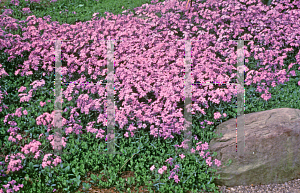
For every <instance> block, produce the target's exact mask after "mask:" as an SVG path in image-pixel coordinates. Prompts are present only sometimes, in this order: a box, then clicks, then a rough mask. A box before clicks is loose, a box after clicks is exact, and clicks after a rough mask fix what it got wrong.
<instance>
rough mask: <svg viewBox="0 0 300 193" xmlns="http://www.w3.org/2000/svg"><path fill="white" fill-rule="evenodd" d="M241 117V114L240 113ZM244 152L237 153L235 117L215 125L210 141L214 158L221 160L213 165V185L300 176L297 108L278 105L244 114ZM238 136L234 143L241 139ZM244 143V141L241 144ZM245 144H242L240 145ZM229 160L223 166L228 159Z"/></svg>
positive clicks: (299, 112)
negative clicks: (218, 177) (215, 136)
mask: <svg viewBox="0 0 300 193" xmlns="http://www.w3.org/2000/svg"><path fill="white" fill-rule="evenodd" d="M242 116H243V115H242ZM244 120H245V127H244V130H245V148H243V149H244V153H243V154H241V153H239V154H238V153H237V152H236V118H232V119H230V120H227V121H226V122H223V123H221V124H220V125H218V126H217V127H216V130H215V133H216V134H218V136H220V133H222V134H223V136H222V137H221V138H220V137H218V138H214V139H212V140H211V142H210V143H209V150H210V152H217V156H215V157H213V159H218V160H221V164H222V165H221V166H220V167H217V166H214V165H213V166H212V168H216V169H217V172H216V173H215V174H216V175H217V176H218V175H219V174H220V179H217V178H216V179H215V181H214V182H215V184H216V185H221V186H230V187H232V186H239V185H244V186H249V185H251V184H253V185H266V184H271V183H274V184H280V183H285V182H287V181H290V180H294V179H297V178H300V150H299V149H300V136H299V134H300V110H299V109H292V108H279V109H272V110H267V111H261V112H255V113H250V114H245V117H244ZM243 140H244V136H238V138H237V142H238V143H239V142H243ZM242 144H243V143H242ZM243 147H244V145H243ZM229 159H231V160H232V163H231V164H229V165H226V164H227V163H228V161H229Z"/></svg>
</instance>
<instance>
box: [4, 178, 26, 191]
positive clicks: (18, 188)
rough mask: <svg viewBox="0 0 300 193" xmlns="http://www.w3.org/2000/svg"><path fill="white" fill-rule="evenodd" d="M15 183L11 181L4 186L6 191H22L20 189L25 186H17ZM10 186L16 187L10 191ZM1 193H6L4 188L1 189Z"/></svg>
mask: <svg viewBox="0 0 300 193" xmlns="http://www.w3.org/2000/svg"><path fill="white" fill-rule="evenodd" d="M15 183H16V181H15V180H12V181H9V182H8V184H6V185H3V187H4V188H5V189H6V192H7V193H12V192H13V191H15V192H17V191H19V190H20V188H23V184H19V185H15ZM10 185H12V186H14V187H13V188H12V189H9V186H10ZM0 193H4V191H3V189H2V188H1V189H0Z"/></svg>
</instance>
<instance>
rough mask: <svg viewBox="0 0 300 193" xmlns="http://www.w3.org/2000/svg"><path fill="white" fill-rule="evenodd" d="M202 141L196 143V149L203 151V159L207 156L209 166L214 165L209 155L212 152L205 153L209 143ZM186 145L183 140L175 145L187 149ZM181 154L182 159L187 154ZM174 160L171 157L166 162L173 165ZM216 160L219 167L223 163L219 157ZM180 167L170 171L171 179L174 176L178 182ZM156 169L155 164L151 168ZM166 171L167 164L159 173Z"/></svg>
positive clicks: (193, 151) (201, 154)
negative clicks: (177, 173)
mask: <svg viewBox="0 0 300 193" xmlns="http://www.w3.org/2000/svg"><path fill="white" fill-rule="evenodd" d="M200 143H202V142H198V143H197V144H196V145H197V147H196V150H197V151H199V152H200V151H201V152H200V153H199V155H200V156H201V157H202V158H203V159H205V158H207V159H206V164H207V165H208V166H211V165H212V162H211V157H208V155H209V154H210V153H209V152H207V153H206V154H205V152H204V151H205V150H207V149H208V143H207V142H205V143H204V144H201V146H199V144H200ZM185 146H186V145H185V144H184V142H182V144H181V145H175V147H183V148H185V149H186V147H185ZM191 153H195V150H194V149H193V148H192V149H191ZM179 156H180V157H181V159H183V158H184V157H185V155H183V154H180V155H179ZM172 160H173V158H169V159H167V160H166V161H165V162H168V163H169V164H170V165H171V166H172V165H173V162H172ZM214 161H215V164H216V165H217V166H218V167H219V166H220V165H221V161H219V160H217V159H215V160H214ZM178 168H179V165H175V168H174V169H172V170H171V171H170V174H171V175H170V176H169V179H171V178H174V180H175V182H176V183H178V182H179V181H180V180H179V178H178V175H176V174H175V173H176V172H178V171H179V170H178ZM154 169H155V165H152V166H151V167H150V170H151V171H153V170H154ZM175 170H176V172H175ZM166 171H167V166H163V167H162V168H160V169H159V170H158V173H159V174H163V173H164V172H166Z"/></svg>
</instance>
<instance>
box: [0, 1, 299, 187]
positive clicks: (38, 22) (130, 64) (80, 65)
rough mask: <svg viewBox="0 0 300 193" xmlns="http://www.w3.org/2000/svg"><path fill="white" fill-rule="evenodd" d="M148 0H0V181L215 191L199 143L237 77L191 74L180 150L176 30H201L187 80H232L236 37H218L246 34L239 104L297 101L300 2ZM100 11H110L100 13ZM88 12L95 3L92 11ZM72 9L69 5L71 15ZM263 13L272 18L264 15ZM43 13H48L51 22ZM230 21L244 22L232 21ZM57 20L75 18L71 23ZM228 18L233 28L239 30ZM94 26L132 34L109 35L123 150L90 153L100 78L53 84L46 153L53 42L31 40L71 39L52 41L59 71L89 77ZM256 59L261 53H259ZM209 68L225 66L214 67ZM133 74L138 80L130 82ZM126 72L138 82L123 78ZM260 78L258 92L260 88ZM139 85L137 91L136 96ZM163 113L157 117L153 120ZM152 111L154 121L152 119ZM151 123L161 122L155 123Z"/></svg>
mask: <svg viewBox="0 0 300 193" xmlns="http://www.w3.org/2000/svg"><path fill="white" fill-rule="evenodd" d="M52 3H53V4H52ZM144 3H150V2H143V3H142V4H144ZM15 4H16V5H15ZM152 4H153V5H150V4H149V5H145V6H142V7H139V6H141V4H130V6H132V5H134V6H135V7H137V8H135V9H134V10H132V11H133V12H134V14H130V13H129V11H127V12H126V11H125V12H124V10H128V9H132V8H134V7H130V6H129V4H126V3H125V2H124V3H123V2H120V3H119V4H118V3H112V2H111V1H98V2H90V1H89V2H88V3H87V2H86V1H77V2H73V3H72V2H71V3H70V2H69V1H63V0H62V1H59V0H58V1H56V2H47V1H44V2H40V5H39V3H35V2H29V1H27V2H26V1H20V2H19V3H18V1H11V2H10V4H9V2H8V1H7V2H6V3H5V5H6V8H10V9H11V10H9V9H6V10H4V12H3V13H2V15H1V23H0V24H1V29H2V31H1V33H2V36H1V37H3V38H1V39H2V41H1V43H0V46H1V49H2V50H1V56H0V57H1V58H0V64H1V71H0V72H1V73H0V74H1V79H0V85H1V90H0V91H1V97H0V98H1V110H0V111H1V112H0V128H1V130H0V132H1V133H0V134H1V138H0V140H1V141H0V142H1V144H0V147H2V149H1V150H2V151H1V152H2V153H1V154H2V157H0V161H1V163H2V165H1V166H0V172H1V175H2V177H1V179H0V181H1V182H0V185H1V186H3V188H2V187H1V188H2V191H3V192H5V191H6V192H12V191H15V192H39V191H40V192H75V191H83V192H87V191H88V190H89V189H90V188H91V187H92V189H93V190H97V189H104V188H106V189H108V188H111V187H115V188H116V190H118V191H120V192H129V191H133V190H135V191H136V190H137V188H139V187H140V186H142V185H143V186H146V187H145V189H144V190H143V191H145V190H146V189H147V188H148V189H149V191H150V190H151V191H156V192H170V191H171V192H184V191H187V190H189V191H194V192H196V191H200V190H201V189H203V190H206V191H217V187H215V185H214V183H213V180H214V179H215V178H216V177H217V176H214V172H215V170H214V169H213V168H212V167H211V166H213V165H215V164H216V165H217V166H219V164H218V160H213V155H212V156H209V155H210V154H213V152H210V151H209V147H208V146H207V144H208V143H209V141H210V140H211V139H212V138H214V137H217V136H216V135H215V134H214V129H215V127H216V125H218V124H219V123H221V122H223V121H226V120H228V119H230V118H234V117H235V116H236V109H235V106H236V104H235V102H236V97H234V96H235V94H236V91H235V90H236V87H235V86H233V85H231V86H228V87H226V86H225V87H224V86H222V85H216V86H204V85H202V86H201V85H198V86H195V87H194V86H193V104H194V106H193V108H194V112H195V114H194V115H193V127H192V133H193V136H194V138H193V149H192V150H195V151H196V156H194V155H189V154H188V155H184V154H183V151H182V147H178V146H176V145H181V144H182V141H183V137H182V135H181V134H180V130H179V128H182V114H183V110H182V109H183V101H184V98H183V96H184V92H183V91H184V84H182V83H183V81H184V77H183V73H182V72H183V70H184V65H183V58H184V42H179V41H178V42H172V43H170V42H171V41H170V40H174V39H184V38H185V37H184V32H188V33H189V36H188V39H197V40H201V41H199V42H195V43H193V46H192V58H193V62H192V68H193V71H192V72H193V77H192V78H193V82H196V81H198V82H203V81H205V82H207V81H215V82H221V81H223V82H224V81H227V82H229V81H230V80H234V74H235V71H236V70H234V68H230V65H233V66H234V65H236V62H237V61H236V43H235V44H234V43H232V42H230V41H228V40H230V39H238V38H241V39H251V40H255V41H250V42H248V43H247V44H246V43H245V45H246V46H245V49H246V50H247V51H245V58H246V59H245V66H246V69H245V71H246V73H245V78H246V79H245V95H246V96H245V104H246V106H245V112H244V113H245V114H247V113H251V112H257V111H263V110H269V109H273V108H280V107H289V108H297V109H300V103H299V100H298V96H299V85H300V79H299V76H300V73H299V60H300V57H299V39H300V38H299V32H297V30H295V29H298V28H299V20H297V18H299V14H300V13H299V8H300V5H299V3H297V2H291V1H281V2H280V3H279V2H278V1H274V2H272V4H271V6H269V7H267V6H265V5H263V4H261V3H258V2H257V1H239V2H238V3H237V2H236V1H235V3H233V2H228V1H220V2H219V3H213V2H208V1H207V2H202V3H201V2H200V1H198V2H197V1H193V7H192V8H191V10H190V12H187V9H186V2H183V1H168V2H164V4H159V3H158V2H152ZM80 5H83V6H80ZM234 7H237V9H234ZM23 8H25V9H23ZM26 8H30V11H31V12H32V13H28V14H26V13H25V11H29V10H28V9H26ZM35 8H36V10H35ZM113 8H114V9H113ZM20 10H22V11H23V13H21V11H20ZM88 10H89V11H88ZM140 10H143V11H144V12H145V13H147V14H148V16H149V17H151V18H152V24H146V23H145V21H143V20H139V19H136V18H133V17H132V16H133V15H136V14H138V13H139V11H140ZM60 11H61V13H60ZM106 11H109V12H112V13H113V14H114V15H117V16H116V17H114V16H112V15H107V16H106V17H105V18H103V17H102V16H105V14H104V13H105V12H106ZM74 12H75V13H74ZM98 12H99V13H100V12H101V14H102V15H101V14H99V15H98V16H97V14H94V13H98ZM77 13H80V15H79V16H76V14H77ZM121 13H122V14H124V15H122V16H121ZM151 13H152V14H151ZM72 14H73V15H72ZM47 15H50V16H51V21H50V19H49V18H47V17H46V16H47ZM28 16H30V17H28ZM64 16H65V17H64ZM240 16H243V17H242V19H243V20H241V17H240ZM10 17H11V18H10ZM270 17H271V18H272V17H276V18H280V20H277V19H275V20H274V19H269V20H267V19H265V18H270ZM12 18H14V19H16V20H13V19H12ZM37 18H43V20H47V22H43V20H42V19H37ZM253 18H257V21H256V20H254V21H253ZM17 20H23V21H24V20H26V21H24V22H23V23H18V22H17ZM53 21H58V22H59V25H56V26H54V25H52V26H51V25H50V23H51V22H53ZM86 21H89V22H86ZM113 21H115V23H114V22H113ZM178 21H180V22H178ZM241 21H243V23H247V24H248V25H245V24H243V25H241V23H242V22H241ZM250 21H251V22H250ZM260 21H264V22H263V23H264V24H265V25H267V27H266V29H267V30H265V31H263V30H262V29H256V28H255V27H254V23H257V24H260ZM84 22H86V23H84ZM66 24H74V26H73V27H74V29H76V30H73V29H71V28H70V25H66ZM192 24H193V25H192ZM283 24H284V26H283ZM61 25H62V26H61ZM237 25H238V26H239V27H237ZM238 28H241V29H243V30H244V31H240V32H239V30H237V29H238ZM282 30H284V31H282ZM154 34H156V37H155V36H154ZM262 35H264V36H265V37H268V38H263V37H262ZM93 37H97V39H109V38H111V39H120V38H122V39H123V38H124V39H126V38H127V40H133V41H135V42H133V43H130V42H129V41H127V42H126V41H124V42H117V43H115V56H114V57H115V74H116V78H115V82H117V84H115V87H116V88H115V90H116V93H115V96H116V98H115V101H116V104H115V105H116V129H115V134H116V151H117V152H123V154H122V155H107V156H104V155H103V154H99V152H103V151H105V149H106V141H105V128H106V127H105V117H104V113H105V112H106V109H105V108H103V107H102V106H103V104H104V101H105V87H103V86H83V85H76V86H75V85H73V86H72V85H71V84H69V85H65V84H64V85H62V89H63V103H62V104H63V109H64V112H63V113H62V117H63V124H64V126H63V129H64V134H63V139H64V141H65V143H64V150H63V152H64V153H65V154H62V155H60V156H56V155H49V154H47V152H51V151H53V148H52V145H53V134H54V133H53V130H52V129H53V113H54V107H53V104H54V92H53V89H54V85H53V82H54V79H55V77H54V73H53V72H54V42H51V43H50V42H49V43H46V42H45V41H40V40H46V39H57V38H63V39H76V42H72V43H68V42H65V43H62V46H61V48H62V54H61V57H62V67H63V79H64V80H63V82H70V81H72V82H74V81H76V82H95V81H99V80H105V78H106V77H105V73H106V72H107V71H106V69H105V68H106V66H105V65H106V54H105V52H106V42H97V41H95V39H94V38H93ZM249 37H250V38H249ZM297 38H298V39H297ZM263 39H265V42H264V43H262V45H261V44H260V40H263ZM153 40H156V41H153ZM168 40H169V41H168ZM217 40H219V41H217ZM221 40H222V41H221ZM213 48H214V49H215V50H214V49H213ZM220 48H223V49H220ZM203 53H204V54H203ZM130 58H132V59H130ZM140 58H144V59H145V60H142V59H140ZM135 59H136V60H135ZM139 59H140V60H139ZM203 59H205V60H203ZM259 60H263V61H262V62H261V63H258V62H259ZM99 61H100V62H99ZM137 61H139V62H137ZM164 63H168V64H169V66H168V65H164ZM150 64H151V65H150ZM283 64H284V65H283ZM224 66H226V68H225V67H224ZM171 67H172V68H171ZM272 68H273V69H272ZM153 69H160V71H154V70H153ZM270 69H271V70H270ZM168 70H169V71H168ZM280 70H282V71H280ZM160 72H164V73H166V74H163V73H160ZM220 74H222V75H223V76H224V77H223V78H222V79H220V77H221V76H220ZM134 75H138V76H134ZM150 75H151V78H148V79H147V78H146V77H147V76H150ZM205 75H207V77H205ZM225 75H227V76H225ZM140 78H143V79H144V80H145V83H146V85H148V87H147V86H141V81H140V80H141V79H140ZM287 78H288V79H287ZM176 80H177V81H176ZM277 80H279V81H277ZM153 81H154V82H170V84H169V85H168V86H169V92H170V91H172V90H174V91H175V90H177V93H168V90H165V89H164V87H163V86H161V85H159V86H157V85H156V84H154V82H153ZM179 81H181V82H179ZM137 82H139V83H140V84H134V83H137ZM276 83H277V84H276ZM176 85H177V86H178V85H179V86H178V88H176ZM154 88H155V89H154ZM227 89H228V90H229V91H226V90H227ZM265 89H267V91H268V92H265V93H264V94H261V93H262V91H264V90H265ZM27 93H28V95H27ZM139 93H144V95H143V94H142V95H141V96H140V97H139V98H138V97H137V96H138V95H139ZM162 93H165V94H162ZM200 93H201V94H200ZM22 94H25V95H22ZM125 95H127V96H125ZM170 96H176V97H174V98H172V97H170ZM222 96H226V97H225V98H223V97H222ZM168 98H169V100H167V99H168ZM128 99H130V100H128ZM142 104H146V105H147V106H145V105H142ZM155 104H156V105H155ZM172 106H173V107H174V108H173V109H172ZM148 107H150V108H148ZM122 109H125V110H122ZM180 113H181V114H180ZM159 116H161V117H159ZM166 116H168V120H164V117H166ZM138 118H139V119H138ZM151 118H154V120H155V121H152V122H151ZM140 120H142V122H141V123H140V122H139V121H140ZM174 123H175V124H174ZM176 123H177V124H176ZM168 124H169V125H168ZM174 125H175V127H174ZM159 126H163V127H162V128H161V129H160V130H158V129H155V128H159ZM165 128H167V129H170V128H171V130H164V129H165ZM158 132H159V133H158ZM160 132H161V133H160ZM153 134H154V135H153ZM165 137H166V138H165ZM200 142H201V143H200ZM67 153H69V154H67ZM13 156H16V157H13ZM127 161H128V162H127ZM221 164H226V163H221ZM7 171H8V172H7ZM128 171H129V172H133V171H134V175H131V176H130V177H129V178H126V179H124V178H122V177H121V173H123V172H128ZM83 181H84V182H83ZM79 187H80V189H79ZM133 187H134V188H133ZM90 191H91V190H90Z"/></svg>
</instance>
